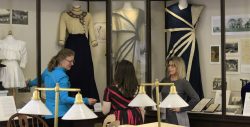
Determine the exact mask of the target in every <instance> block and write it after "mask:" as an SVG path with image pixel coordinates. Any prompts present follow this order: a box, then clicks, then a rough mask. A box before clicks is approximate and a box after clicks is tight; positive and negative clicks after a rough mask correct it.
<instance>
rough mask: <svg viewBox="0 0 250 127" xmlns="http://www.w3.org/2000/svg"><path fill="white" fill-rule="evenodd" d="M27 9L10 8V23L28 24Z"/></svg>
mask: <svg viewBox="0 0 250 127" xmlns="http://www.w3.org/2000/svg"><path fill="white" fill-rule="evenodd" d="M28 19H29V16H28V11H23V10H12V24H20V25H28Z"/></svg>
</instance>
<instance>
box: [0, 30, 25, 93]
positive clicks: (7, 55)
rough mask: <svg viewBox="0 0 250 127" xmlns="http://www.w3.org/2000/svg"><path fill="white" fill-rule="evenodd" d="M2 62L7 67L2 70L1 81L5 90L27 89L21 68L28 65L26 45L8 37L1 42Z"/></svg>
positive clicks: (0, 54)
mask: <svg viewBox="0 0 250 127" xmlns="http://www.w3.org/2000/svg"><path fill="white" fill-rule="evenodd" d="M0 60H2V62H1V63H2V64H4V65H6V67H4V68H1V69H0V81H2V85H3V87H4V88H23V87H26V84H25V78H24V74H23V71H22V69H21V68H25V66H26V64H27V50H26V44H25V42H23V41H20V40H16V39H14V38H13V36H11V35H8V36H7V37H6V38H5V39H4V40H0Z"/></svg>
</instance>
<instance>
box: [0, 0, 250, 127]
mask: <svg viewBox="0 0 250 127" xmlns="http://www.w3.org/2000/svg"><path fill="white" fill-rule="evenodd" d="M0 1H1V4H0V8H1V9H3V10H5V11H9V12H14V10H16V13H18V14H19V15H22V13H19V11H22V12H28V13H27V14H28V19H29V20H28V24H17V23H18V21H14V20H13V19H14V18H15V16H13V15H10V17H12V18H13V19H12V18H10V20H11V21H10V22H7V23H5V22H4V21H3V19H5V15H4V14H0V19H1V20H2V21H0V37H1V39H3V38H4V37H5V36H6V35H7V34H8V31H9V30H12V33H13V35H14V37H15V38H17V39H20V40H23V41H25V42H26V48H27V52H28V63H27V67H26V68H25V69H24V70H23V72H24V75H25V78H27V79H29V78H34V77H36V76H38V77H40V74H41V70H43V69H44V68H46V66H47V63H48V61H49V59H50V58H51V57H52V56H53V55H55V54H56V52H57V51H59V49H61V48H62V47H61V46H58V33H59V21H60V15H61V13H62V12H63V11H65V10H67V9H69V8H70V6H71V4H72V2H74V1H73V0H66V1H63V2H62V1H61V0H53V1H51V0H42V1H41V0H36V1H33V0H26V1H25V2H22V3H20V1H18V0H12V1H8V0H0ZM78 2H79V3H80V4H81V7H82V9H83V10H84V11H88V12H90V13H91V15H92V18H93V27H94V32H95V36H96V40H97V42H98V46H97V47H91V53H92V59H93V66H94V73H95V80H96V84H97V88H98V92H99V96H100V98H102V95H103V91H104V89H105V87H106V86H108V85H111V84H112V82H113V74H114V72H115V67H116V63H117V62H118V61H120V60H121V59H126V60H129V61H131V62H133V63H134V66H135V67H136V74H137V77H138V79H139V81H140V82H152V80H155V79H159V80H161V79H162V78H164V77H165V69H166V68H165V59H166V57H168V56H169V55H170V52H171V51H170V49H169V47H171V46H172V47H173V46H174V45H175V44H172V43H171V42H172V41H173V40H171V32H169V31H168V32H167V31H166V30H167V29H168V27H167V23H169V21H170V19H168V18H167V16H166V9H165V8H166V7H170V6H171V5H173V4H175V3H176V2H178V1H176V0H175V1H174V0H130V1H126V0H82V1H78ZM188 3H189V4H190V5H193V6H196V7H199V6H202V7H203V8H202V9H201V11H200V13H199V14H195V15H192V18H193V20H194V21H196V22H197V23H194V24H191V25H194V28H193V29H192V30H191V31H192V32H195V35H194V36H195V39H193V40H195V42H196V43H197V45H196V47H197V49H195V51H198V50H199V52H198V55H199V62H200V63H199V66H200V76H201V84H200V86H202V87H201V88H202V91H203V93H201V94H200V97H201V99H202V98H203V97H204V98H213V100H212V101H211V103H212V104H219V105H220V106H219V107H218V108H217V109H216V110H215V111H214V112H212V113H207V112H204V111H205V110H206V108H207V107H209V105H210V104H211V103H210V104H208V105H207V106H206V107H205V109H203V110H202V111H201V112H190V113H189V118H190V123H191V126H192V127H196V126H201V125H204V127H205V124H207V125H208V126H209V122H210V123H213V125H218V126H228V127H230V126H243V127H244V126H247V125H246V124H249V122H248V121H249V117H248V116H246V115H245V113H246V112H245V113H243V112H244V109H246V108H244V104H243V103H242V102H243V101H244V99H242V98H244V97H245V92H246V91H248V90H249V87H247V86H249V84H248V82H249V81H250V78H249V76H250V73H249V72H250V71H249V70H250V69H249V63H250V62H249V60H250V57H249V47H250V46H249V42H250V39H249V38H248V36H249V28H250V25H249V24H250V20H249V19H250V18H249V7H248V5H249V1H248V0H241V1H234V0H227V1H225V0H220V1H218V0H209V1H208V0H189V1H188ZM196 11H197V10H196ZM1 12H2V11H1ZM17 17H18V16H17ZM195 17H197V18H195ZM19 19H20V18H19ZM12 20H13V21H12ZM174 23H176V22H174ZM23 31H25V32H23ZM191 34H193V33H191ZM191 44H193V43H190V45H191ZM194 65H197V66H198V64H196V63H195V64H194ZM39 79H40V78H39ZM40 80H41V79H40ZM39 84H41V81H40V83H39ZM193 84H196V83H193ZM198 84H199V83H198ZM147 92H148V93H149V94H150V92H151V89H148V90H147ZM28 96H29V97H30V95H28ZM22 103H24V102H23V101H22ZM150 113H152V114H150ZM246 114H247V113H246ZM147 115H148V116H152V118H153V116H154V112H149V114H147Z"/></svg>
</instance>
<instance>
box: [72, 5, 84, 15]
mask: <svg viewBox="0 0 250 127" xmlns="http://www.w3.org/2000/svg"><path fill="white" fill-rule="evenodd" d="M71 12H73V13H74V14H77V15H79V14H81V13H82V9H81V5H79V4H75V3H73V4H72V9H71Z"/></svg>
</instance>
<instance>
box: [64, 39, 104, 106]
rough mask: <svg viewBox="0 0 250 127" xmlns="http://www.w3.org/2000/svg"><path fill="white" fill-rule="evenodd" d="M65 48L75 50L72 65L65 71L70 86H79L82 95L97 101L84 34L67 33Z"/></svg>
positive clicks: (87, 43) (97, 96)
mask: <svg viewBox="0 0 250 127" xmlns="http://www.w3.org/2000/svg"><path fill="white" fill-rule="evenodd" d="M65 48H68V49H72V50H73V51H75V63H74V66H72V67H71V69H70V70H69V71H68V72H67V74H68V75H69V80H70V83H71V88H80V89H81V92H82V93H83V96H84V97H88V98H95V99H97V100H98V101H99V94H98V91H97V88H96V82H95V79H94V68H93V62H92V56H91V51H90V45H89V40H88V38H87V37H86V35H85V34H69V35H68V38H67V41H66V44H65ZM75 94H76V93H75V92H72V93H70V95H72V96H74V95H75Z"/></svg>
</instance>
